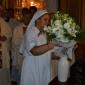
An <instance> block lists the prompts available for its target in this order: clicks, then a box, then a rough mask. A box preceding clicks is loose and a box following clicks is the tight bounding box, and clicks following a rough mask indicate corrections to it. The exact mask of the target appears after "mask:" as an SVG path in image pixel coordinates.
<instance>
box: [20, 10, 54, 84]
mask: <svg viewBox="0 0 85 85" xmlns="http://www.w3.org/2000/svg"><path fill="white" fill-rule="evenodd" d="M48 17H49V15H48V12H47V11H46V10H39V11H37V12H36V13H35V14H34V16H33V18H32V19H31V21H30V23H29V25H28V28H27V30H26V33H25V35H24V38H23V41H22V43H21V46H20V53H21V54H22V55H23V57H24V60H23V65H22V71H21V80H20V85H48V83H49V82H50V66H51V51H52V49H53V48H54V46H55V45H54V44H53V43H51V42H49V43H47V38H46V34H45V33H43V30H44V29H47V25H48Z"/></svg>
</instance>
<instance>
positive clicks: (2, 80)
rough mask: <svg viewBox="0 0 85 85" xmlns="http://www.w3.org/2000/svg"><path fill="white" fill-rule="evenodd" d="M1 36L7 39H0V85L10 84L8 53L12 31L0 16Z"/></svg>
mask: <svg viewBox="0 0 85 85" xmlns="http://www.w3.org/2000/svg"><path fill="white" fill-rule="evenodd" d="M0 27H1V33H0V35H1V36H5V37H6V38H7V40H5V41H0V44H1V48H0V51H1V52H2V54H1V58H2V68H0V85H10V54H9V51H10V50H11V37H12V31H11V28H10V27H9V26H8V24H7V23H6V22H5V21H4V20H3V19H2V18H1V17H0Z"/></svg>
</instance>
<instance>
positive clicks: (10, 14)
mask: <svg viewBox="0 0 85 85" xmlns="http://www.w3.org/2000/svg"><path fill="white" fill-rule="evenodd" d="M5 12H6V13H5V14H6V15H5V16H6V18H5V19H6V21H7V22H8V24H9V26H10V27H11V29H12V32H13V30H14V28H15V27H16V26H17V25H19V24H20V22H19V21H18V20H17V19H16V18H15V16H14V9H13V8H9V9H6V11H5Z"/></svg>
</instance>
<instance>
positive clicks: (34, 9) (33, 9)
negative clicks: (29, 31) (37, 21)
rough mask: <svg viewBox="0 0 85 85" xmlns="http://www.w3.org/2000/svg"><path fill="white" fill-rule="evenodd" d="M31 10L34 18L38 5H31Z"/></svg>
mask: <svg viewBox="0 0 85 85" xmlns="http://www.w3.org/2000/svg"><path fill="white" fill-rule="evenodd" d="M29 11H30V14H31V18H32V17H33V15H34V14H35V13H36V12H37V7H35V6H30V8H29Z"/></svg>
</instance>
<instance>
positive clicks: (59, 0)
mask: <svg viewBox="0 0 85 85" xmlns="http://www.w3.org/2000/svg"><path fill="white" fill-rule="evenodd" d="M0 5H2V6H3V8H4V10H5V11H4V14H3V19H4V20H5V21H6V22H7V23H8V22H9V17H11V16H13V18H15V20H16V21H13V23H12V21H11V20H10V22H9V24H11V26H10V27H12V32H10V30H9V28H8V25H3V26H2V24H1V23H2V22H3V20H2V19H1V18H0V19H1V20H0V85H20V84H19V83H18V82H17V81H18V80H19V78H18V76H17V75H19V76H20V74H17V70H16V69H15V67H17V68H19V66H18V65H19V64H18V65H17V66H14V69H12V66H13V65H14V64H15V63H16V61H18V60H16V59H15V60H16V61H15V62H13V60H12V57H11V56H14V55H18V54H17V53H14V51H15V50H16V48H15V46H16V47H17V48H18V46H17V45H15V44H16V43H18V40H17V39H15V38H14V40H13V41H12V36H13V30H14V29H15V27H16V25H19V24H20V23H21V22H22V20H24V19H23V18H22V14H23V13H22V12H23V10H22V9H23V8H27V9H30V7H36V9H37V10H43V9H46V10H47V11H48V13H49V15H50V17H52V16H53V14H55V13H56V11H61V12H62V13H68V14H69V15H70V16H71V17H72V18H74V20H75V22H76V23H77V24H78V25H79V26H80V29H83V30H85V0H0ZM10 10H11V11H10ZM1 12H2V11H1V6H0V15H1ZM23 15H24V14H23ZM29 15H30V12H29ZM0 17H1V16H0ZM28 17H29V16H27V17H26V18H28ZM28 22H29V21H28ZM4 23H5V22H4ZM5 27H6V28H7V32H6V29H3V28H5ZM24 28H25V27H24ZM16 29H17V28H16ZM2 33H3V34H2ZM5 33H6V35H7V37H5V36H4V35H5ZM17 34H18V35H19V36H20V35H21V34H20V32H17ZM15 36H16V37H17V38H18V36H17V35H16V34H15ZM7 38H9V41H6V42H5V40H7ZM15 41H16V42H15ZM8 42H15V43H14V46H13V47H12V45H9V44H11V43H9V44H8V45H7V43H8ZM6 45H7V46H9V47H10V48H9V55H8V52H7V51H8V49H7V48H6ZM2 47H3V49H2ZM11 49H13V51H12V50H11ZM2 51H5V52H3V53H4V54H3V53H2ZM12 52H13V53H14V54H13V53H12ZM2 55H3V56H5V57H3V56H2ZM74 55H75V62H74V63H73V64H72V65H71V67H70V71H69V78H68V80H67V84H63V83H62V84H59V82H58V73H57V71H58V69H57V67H58V61H59V59H58V58H54V59H51V81H50V82H49V84H48V85H85V37H84V38H82V39H80V41H78V43H77V46H76V48H75V49H74ZM18 59H19V57H18ZM18 62H22V60H20V59H19V61H18ZM12 63H13V65H12ZM20 65H21V64H20ZM19 69H21V68H19ZM12 70H13V73H12ZM14 71H15V72H14ZM12 77H14V80H13V79H12ZM16 77H17V78H16Z"/></svg>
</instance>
